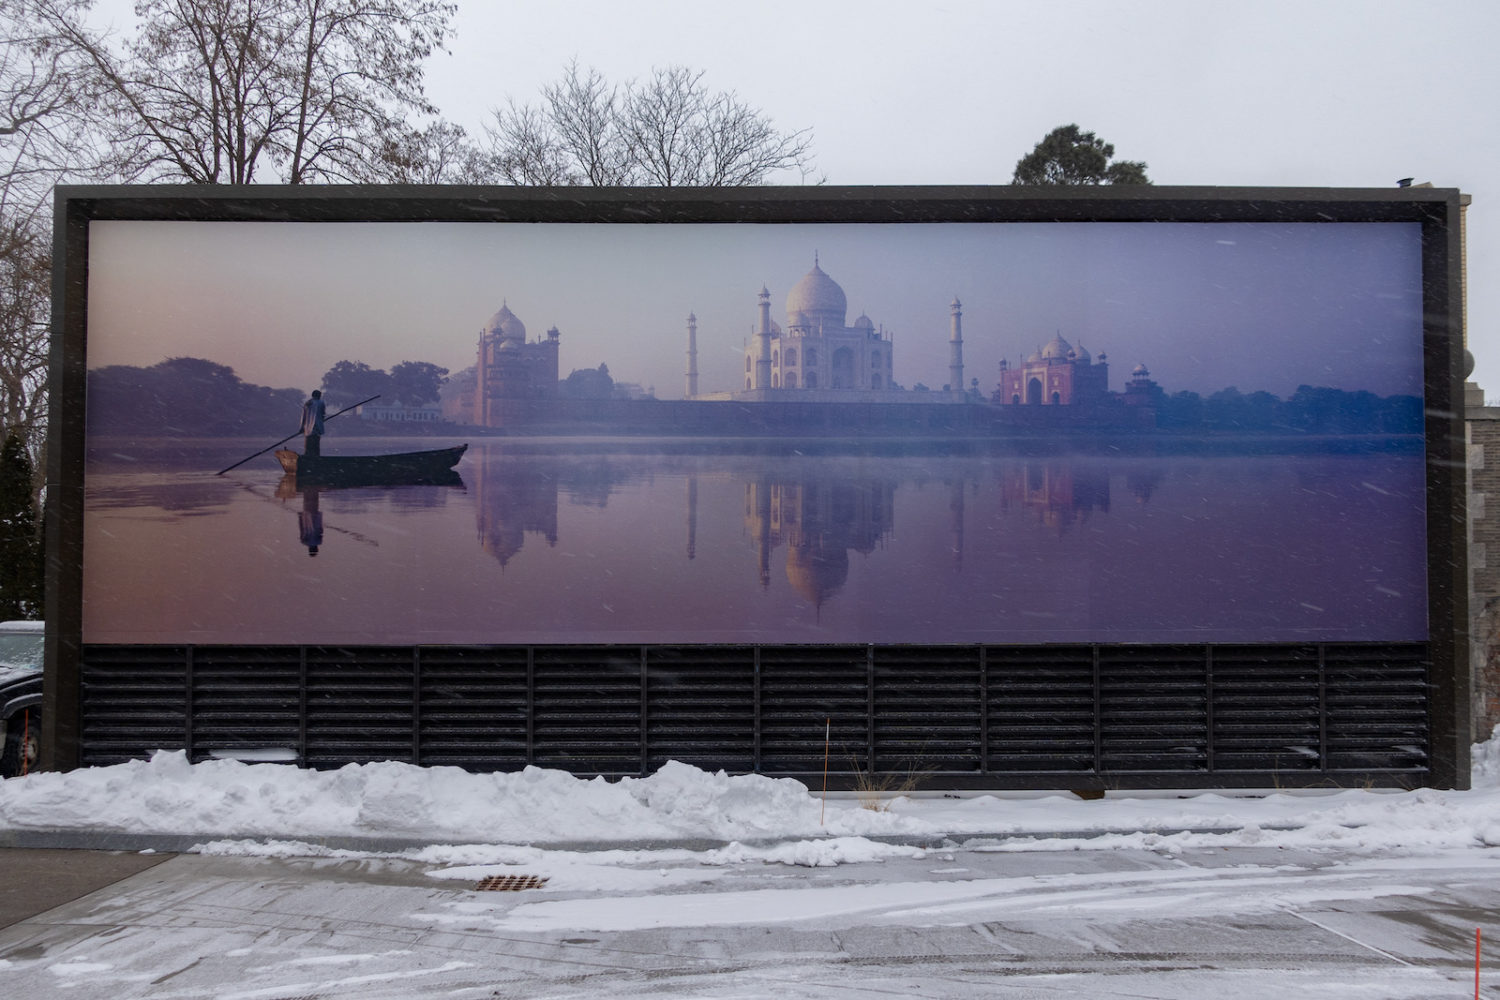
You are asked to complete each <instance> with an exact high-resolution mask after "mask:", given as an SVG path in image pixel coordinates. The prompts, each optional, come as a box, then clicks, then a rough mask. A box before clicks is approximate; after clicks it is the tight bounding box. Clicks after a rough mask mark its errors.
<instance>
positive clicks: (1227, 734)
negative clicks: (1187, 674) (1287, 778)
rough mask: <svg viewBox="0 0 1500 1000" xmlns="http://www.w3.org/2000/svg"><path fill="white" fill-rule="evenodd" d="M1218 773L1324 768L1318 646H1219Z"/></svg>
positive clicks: (1215, 714)
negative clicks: (1321, 746) (1319, 719)
mask: <svg viewBox="0 0 1500 1000" xmlns="http://www.w3.org/2000/svg"><path fill="white" fill-rule="evenodd" d="M1213 680H1214V689H1213V717H1214V739H1213V749H1214V753H1213V760H1214V770H1215V771H1273V772H1282V771H1316V770H1318V769H1319V768H1320V767H1321V766H1322V757H1321V750H1320V740H1321V736H1320V726H1319V722H1318V711H1319V709H1318V705H1319V694H1318V691H1319V681H1318V650H1317V648H1316V647H1312V646H1308V647H1282V646H1276V647H1264V646H1238V647H1236V646H1216V647H1214V651H1213Z"/></svg>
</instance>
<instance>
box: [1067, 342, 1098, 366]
mask: <svg viewBox="0 0 1500 1000" xmlns="http://www.w3.org/2000/svg"><path fill="white" fill-rule="evenodd" d="M1068 357H1069V358H1071V359H1072V360H1074V361H1082V362H1084V363H1088V362H1091V361H1093V360H1094V356H1093V355H1092V354H1090V353H1089V352H1088V351H1087V350H1086V349H1085V348H1084V346H1083V345H1082V344H1079V345H1078V346H1077V347H1075V348H1073V350H1072V353H1070V354H1069V355H1068Z"/></svg>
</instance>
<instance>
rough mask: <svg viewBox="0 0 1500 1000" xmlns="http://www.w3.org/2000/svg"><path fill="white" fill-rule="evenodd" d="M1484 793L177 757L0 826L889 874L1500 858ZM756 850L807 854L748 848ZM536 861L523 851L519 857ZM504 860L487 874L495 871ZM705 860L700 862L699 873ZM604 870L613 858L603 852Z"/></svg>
mask: <svg viewBox="0 0 1500 1000" xmlns="http://www.w3.org/2000/svg"><path fill="white" fill-rule="evenodd" d="M1473 783H1474V788H1473V789H1472V790H1470V791H1464V792H1455V791H1439V790H1434V789H1420V790H1416V791H1393V790H1371V789H1342V790H1340V789H1322V790H1303V791H1269V792H1265V793H1258V794H1247V793H1242V792H1171V793H1163V792H1150V793H1148V792H1141V793H1132V792H1128V791H1121V792H1111V793H1109V794H1108V795H1107V796H1106V797H1105V798H1103V799H1098V800H1093V801H1084V800H1081V799H1079V798H1077V797H1076V796H1073V795H1071V794H1067V793H1058V794H1037V793H993V794H985V795H971V796H966V797H946V796H945V797H919V798H910V797H900V798H895V799H892V800H888V801H886V802H882V803H881V806H882V807H883V808H881V809H869V808H864V807H863V806H864V805H865V804H866V803H862V802H861V801H860V800H859V799H857V798H849V797H840V798H830V799H829V800H828V801H827V802H826V804H825V803H824V802H823V801H821V800H820V797H819V795H818V794H817V793H816V792H815V791H810V790H809V789H808V788H807V787H806V786H804V785H803V784H801V783H799V782H797V781H794V780H791V779H787V778H779V779H778V778H768V777H764V776H760V775H744V776H735V777H731V776H728V775H726V774H724V773H722V772H719V773H710V772H706V771H701V770H699V769H697V768H694V767H690V766H688V765H686V764H680V763H670V764H668V765H666V766H665V767H663V768H662V769H661V770H660V771H658V772H657V773H655V774H653V775H651V776H650V777H646V778H624V779H621V780H619V781H613V782H611V781H605V780H603V779H599V778H595V779H580V778H577V777H574V776H572V775H570V774H567V773H565V772H562V771H550V770H544V769H541V768H535V767H529V768H526V769H525V770H523V771H519V772H513V773H505V774H470V773H468V772H466V771H463V770H460V769H458V768H451V767H434V768H419V767H414V766H411V765H407V764H401V763H394V762H384V763H374V764H362V765H360V764H350V765H348V766H346V767H343V768H340V769H338V770H335V771H313V770H303V769H299V768H295V767H290V766H287V765H284V764H270V763H243V762H239V761H232V760H217V761H206V762H202V763H198V764H190V763H188V761H187V758H186V756H185V755H184V754H183V753H181V752H168V751H160V752H158V753H157V754H156V755H155V756H154V757H152V758H151V759H150V760H149V761H133V762H130V763H126V764H119V765H115V766H112V767H100V768H84V769H80V770H76V771H71V772H68V773H65V774H58V773H39V774H33V775H29V776H27V777H24V778H13V779H9V780H6V781H4V782H0V829H3V830H91V831H101V830H102V831H114V832H120V833H129V834H138V835H150V834H172V835H181V834H187V835H202V836H204V837H205V839H224V838H266V837H270V838H277V840H276V842H271V843H266V844H262V845H259V847H257V848H255V850H256V852H257V853H278V852H280V853H299V852H305V850H306V847H305V845H300V844H295V843H288V842H289V841H293V842H294V841H301V840H309V839H310V840H316V839H319V838H328V837H346V838H360V837H371V838H375V837H385V838H391V837H398V838H405V839H416V840H421V841H425V842H427V843H430V844H445V843H446V844H463V843H483V844H487V845H495V844H511V845H549V844H550V845H561V844H578V843H590V844H592V845H602V846H608V845H610V844H617V845H637V846H639V845H641V844H642V843H650V842H658V843H659V842H661V841H673V840H711V841H719V842H725V843H728V844H729V845H730V846H728V847H725V848H722V851H723V852H725V855H724V856H725V857H729V858H738V859H739V860H751V854H750V853H744V852H755V851H759V852H762V854H761V855H756V856H757V857H759V858H760V859H761V860H766V861H780V862H785V863H788V864H798V865H811V866H816V865H831V864H839V863H842V862H847V861H865V860H875V859H876V858H878V857H880V856H882V852H889V851H897V852H899V851H900V850H903V849H904V848H902V847H901V846H900V845H899V844H895V845H893V844H889V843H883V844H882V843H874V842H871V841H870V840H869V839H867V838H883V839H887V840H890V839H906V840H907V842H908V843H910V842H911V841H912V840H913V839H923V840H929V841H932V842H938V841H941V840H942V839H943V838H956V839H959V840H964V841H969V842H970V844H971V846H976V847H978V846H985V847H988V848H989V849H992V850H1009V851H1015V850H1080V849H1111V848H1120V847H1148V848H1154V849H1158V850H1160V849H1167V850H1171V849H1174V848H1192V847H1206V846H1223V847H1229V846H1258V847H1273V846H1281V847H1297V848H1319V847H1329V848H1337V849H1340V850H1343V851H1354V852H1366V851H1368V852H1374V851H1385V852H1389V851H1400V850H1412V851H1431V850H1445V849H1455V848H1465V847H1475V846H1500V738H1497V739H1494V740H1491V741H1490V742H1489V743H1486V744H1481V745H1479V746H1476V747H1475V748H1474V777H1473ZM985 838H989V839H991V840H993V843H992V844H986V843H984V839H985ZM745 841H749V842H752V843H754V842H761V843H771V842H790V843H777V844H775V846H773V847H756V848H748V847H745V846H743V843H742V842H745ZM219 849H221V850H223V849H225V848H223V847H222V846H221V847H220V848H219ZM244 849H245V850H250V849H251V848H249V847H245V848H244ZM527 849H528V848H525V847H515V848H512V850H513V851H516V852H520V853H519V854H518V855H517V856H518V857H521V856H523V855H524V852H525V851H526V850H527ZM735 852H741V853H738V854H736V853H735ZM493 853H494V852H493V849H492V848H491V849H490V851H489V853H488V854H486V855H485V856H484V857H483V858H482V859H481V858H477V857H476V858H474V859H473V860H474V861H476V862H478V861H480V860H482V861H483V862H484V863H494V862H495V861H496V860H497V859H496V858H494V857H493ZM709 854H710V855H711V854H712V852H709ZM704 856H705V855H704V852H702V851H699V852H696V853H695V854H694V858H695V859H697V860H699V861H701V860H702V858H703V857H704ZM590 857H592V858H593V859H594V860H595V861H596V862H597V861H599V860H600V858H599V854H598V852H593V853H591V854H590ZM434 860H436V859H435V858H434ZM464 860H465V858H463V857H460V856H457V855H454V856H453V857H451V858H450V862H451V863H463V862H464ZM707 863H709V864H713V863H714V862H713V861H712V860H710V861H708V862H707Z"/></svg>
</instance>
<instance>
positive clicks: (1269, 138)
mask: <svg viewBox="0 0 1500 1000" xmlns="http://www.w3.org/2000/svg"><path fill="white" fill-rule="evenodd" d="M108 3H119V4H121V5H122V6H123V5H124V4H123V0H106V4H108ZM453 28H454V37H453V39H452V43H451V46H450V48H451V52H450V53H447V54H439V55H437V56H436V57H435V58H434V59H433V61H432V64H431V67H430V70H429V92H430V95H431V96H432V98H433V100H434V101H435V102H436V103H437V105H438V106H439V107H440V108H441V109H442V111H443V112H444V114H445V115H446V116H447V117H449V118H450V119H452V120H455V121H457V122H459V123H460V124H463V125H465V126H466V127H469V128H471V129H472V130H474V131H478V129H479V126H480V125H481V124H482V122H483V121H484V120H485V118H486V116H487V112H488V109H489V108H491V107H493V106H495V105H498V104H501V103H503V102H504V101H505V100H506V98H508V97H514V98H517V99H519V100H530V99H531V98H533V97H534V96H535V94H536V93H537V91H538V89H539V87H540V86H542V85H543V84H545V83H547V82H549V81H551V80H554V79H556V77H557V76H558V75H559V73H560V71H561V69H562V67H563V66H564V65H565V64H566V63H567V62H568V61H569V60H571V59H574V58H576V59H577V60H578V61H579V62H580V63H582V64H584V65H588V66H594V67H597V68H598V69H600V70H601V71H602V72H604V73H605V74H606V75H607V76H609V77H610V78H612V79H618V80H624V79H627V78H630V77H634V76H642V75H645V74H647V73H649V72H650V71H651V69H652V68H653V67H656V66H665V65H669V64H676V63H680V64H686V65H689V66H692V67H696V68H701V69H704V70H706V71H707V77H706V81H707V82H708V83H709V84H710V85H711V86H713V87H715V88H722V89H732V90H735V91H737V92H738V93H739V94H740V96H741V97H743V98H744V99H746V100H748V101H749V102H751V103H753V104H756V105H758V106H759V107H761V108H762V109H763V110H764V111H765V112H767V113H768V114H769V115H770V116H771V117H772V118H773V119H774V120H775V121H776V122H777V124H778V125H780V126H782V127H784V128H802V127H808V128H811V129H812V130H813V134H814V140H815V149H816V151H817V166H818V168H819V170H820V172H821V174H822V175H823V176H824V177H826V179H827V181H828V182H829V183H833V184H953V183H1005V182H1007V181H1009V179H1010V175H1011V171H1012V169H1013V168H1014V165H1015V161H1016V160H1017V159H1018V158H1019V157H1020V156H1022V155H1023V154H1024V153H1026V152H1027V151H1028V150H1030V149H1031V147H1032V146H1033V145H1034V144H1035V143H1036V142H1037V140H1038V139H1040V138H1041V137H1042V136H1043V135H1044V134H1045V133H1046V132H1047V131H1049V130H1050V129H1051V128H1053V127H1054V126H1056V125H1059V124H1064V123H1067V122H1077V123H1078V124H1079V125H1080V126H1082V127H1083V128H1085V129H1088V130H1092V131H1094V132H1096V133H1097V134H1099V135H1100V136H1102V137H1103V138H1105V139H1107V140H1108V141H1110V142H1113V143H1114V144H1115V146H1116V150H1117V155H1118V156H1120V157H1122V158H1126V159H1135V160H1144V161H1146V162H1147V164H1148V165H1149V174H1150V176H1151V178H1152V179H1153V180H1154V181H1156V182H1157V183H1159V184H1216V185H1277V186H1279V185H1315V186H1336V187H1387V186H1393V185H1394V184H1395V182H1396V180H1397V179H1398V178H1402V177H1415V178H1416V179H1417V180H1418V181H1423V180H1430V181H1432V182H1434V183H1435V184H1437V185H1438V186H1442V187H1458V188H1460V189H1462V190H1463V191H1465V192H1468V193H1471V194H1472V195H1473V196H1474V207H1473V209H1472V210H1471V212H1470V216H1469V285H1470V289H1471V292H1470V315H1469V338H1470V348H1471V350H1473V352H1474V354H1475V356H1476V358H1477V360H1478V368H1477V370H1476V372H1475V376H1474V377H1475V379H1476V380H1478V381H1479V382H1480V383H1481V384H1482V385H1483V386H1484V387H1485V388H1486V389H1487V390H1488V391H1489V392H1490V394H1491V395H1500V334H1497V332H1496V326H1497V323H1500V291H1497V290H1496V289H1494V287H1493V282H1492V281H1490V280H1489V277H1490V275H1492V274H1493V272H1494V271H1495V270H1496V268H1497V266H1500V235H1497V231H1496V229H1497V224H1500V206H1497V203H1496V199H1497V198H1500V185H1497V184H1496V180H1497V169H1500V168H1497V164H1500V110H1497V108H1500V103H1497V101H1496V94H1497V93H1500V59H1497V58H1496V55H1495V45H1496V40H1497V39H1500V4H1495V3H1493V2H1485V0H1454V2H1445V3H1422V2H1412V0H1406V2H1379V0H1362V2H1320V3H1316V4H1308V3H1305V2H1257V3H1250V4H1246V3H1238V2H1204V0H1181V2H1176V0H1153V2H1108V3H1106V2H1076V0H1075V2H1052V3H1047V4H1036V3H1033V2H1027V3H1009V2H1000V0H943V2H938V3H922V4H913V3H910V2H899V3H898V2H890V0H858V2H846V0H823V2H818V3H808V2H806V0H761V2H756V3H744V4H736V5H727V4H713V3H703V2H702V0H632V2H630V3H616V2H611V0H547V2H542V0H528V2H512V0H459V13H458V16H457V18H456V19H455V20H454V23H453ZM798 273H800V272H798ZM835 277H838V278H840V279H841V280H844V279H845V278H846V277H847V275H845V274H838V273H836V274H835ZM751 280H759V279H758V278H752V279H751ZM846 285H847V282H846ZM848 290H849V291H850V292H851V295H853V290H852V289H848ZM504 294H507V293H506V290H505V289H503V288H501V287H499V286H498V285H497V287H496V289H495V292H494V297H495V298H497V300H498V297H500V296H502V295H504ZM777 301H778V302H779V301H780V297H779V295H778V296H777ZM495 304H496V305H498V301H497V302H496V303H495ZM850 305H851V309H852V310H858V309H859V308H864V307H863V306H860V305H858V304H856V303H855V302H851V303H850ZM487 315H488V312H486V313H484V314H483V315H481V316H478V317H476V318H475V320H474V323H473V324H471V325H475V324H477V323H478V322H482V321H483V319H484V317H485V316H487ZM871 315H872V316H874V315H875V312H874V309H873V308H872V309H871ZM523 318H524V319H526V320H527V321H528V323H530V324H531V326H532V328H533V330H532V332H533V333H534V334H536V333H540V332H541V331H542V329H545V327H546V325H547V324H548V323H549V322H550V321H549V320H547V319H546V318H544V317H543V316H541V315H537V314H536V313H535V312H534V311H533V314H532V315H529V316H523ZM1032 339H1035V338H1032ZM565 367H566V364H565ZM908 381H909V380H908Z"/></svg>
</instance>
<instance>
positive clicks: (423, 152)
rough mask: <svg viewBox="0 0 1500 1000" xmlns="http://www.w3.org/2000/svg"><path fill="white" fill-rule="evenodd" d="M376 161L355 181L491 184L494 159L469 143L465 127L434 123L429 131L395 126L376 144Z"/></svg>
mask: <svg viewBox="0 0 1500 1000" xmlns="http://www.w3.org/2000/svg"><path fill="white" fill-rule="evenodd" d="M374 154H375V158H374V159H373V160H372V161H371V162H370V164H369V166H368V169H367V170H366V171H365V172H364V173H363V174H360V175H357V176H356V178H355V179H357V180H362V181H368V182H371V183H387V184H490V183H493V182H494V178H495V177H496V176H497V174H498V172H499V171H498V169H497V166H496V164H495V162H494V158H493V157H491V156H490V155H488V154H486V153H485V152H483V151H482V150H480V149H479V148H478V147H477V146H475V145H474V144H473V143H471V142H470V141H469V137H468V133H466V132H465V131H464V129H463V127H462V126H459V125H455V124H453V123H452V122H444V121H439V122H433V123H432V124H430V125H428V126H427V127H426V128H422V129H417V128H412V127H410V126H408V125H405V124H404V123H396V124H394V125H392V126H391V127H390V128H388V129H387V130H386V132H385V134H383V135H381V136H380V137H379V138H378V139H377V140H376V142H375V144H374Z"/></svg>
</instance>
